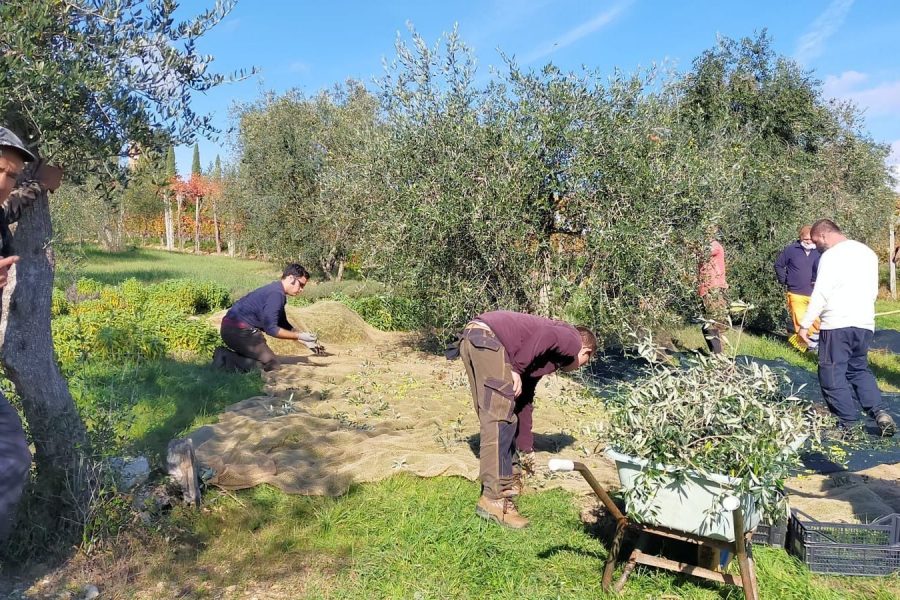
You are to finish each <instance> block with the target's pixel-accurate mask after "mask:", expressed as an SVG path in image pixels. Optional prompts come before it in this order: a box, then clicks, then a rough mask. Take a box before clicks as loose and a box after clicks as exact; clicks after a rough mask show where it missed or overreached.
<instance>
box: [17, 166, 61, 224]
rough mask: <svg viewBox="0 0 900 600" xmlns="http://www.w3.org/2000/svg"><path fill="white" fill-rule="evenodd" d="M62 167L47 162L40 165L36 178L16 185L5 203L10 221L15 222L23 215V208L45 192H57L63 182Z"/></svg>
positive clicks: (36, 171)
mask: <svg viewBox="0 0 900 600" xmlns="http://www.w3.org/2000/svg"><path fill="white" fill-rule="evenodd" d="M62 174H63V172H62V169H60V168H59V167H54V166H51V165H48V164H46V163H41V164H39V165H38V167H37V169H36V170H35V173H34V179H31V180H27V181H25V182H24V183H22V184H20V185H18V186H16V188H15V189H14V190H13V191H12V192H11V193H10V194H9V198H7V199H6V202H4V203H3V212H4V213H5V214H6V220H7V222H8V223H15V222H16V221H18V220H19V217H20V216H22V209H23V208H25V207H26V206H30V205H31V204H32V203H34V201H35V200H37V198H38V196H40V195H41V193H43V192H45V191H46V192H55V191H56V190H57V189H58V188H59V185H60V183H61V182H62Z"/></svg>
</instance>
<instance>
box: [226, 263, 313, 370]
mask: <svg viewBox="0 0 900 600" xmlns="http://www.w3.org/2000/svg"><path fill="white" fill-rule="evenodd" d="M308 281H309V271H307V270H306V269H305V268H303V266H301V265H298V264H297V263H291V264H289V265H287V266H286V267H285V268H284V272H283V273H282V274H281V280H280V281H273V282H272V283H270V284H268V285H264V286H263V287H261V288H258V289H255V290H253V291H252V292H250V293H249V294H247V295H246V296H244V297H243V298H241V299H240V300H238V301H237V302H235V303H234V305H233V306H232V307H231V308H229V309H228V312H227V313H226V314H225V318H223V319H222V328H221V330H220V331H221V333H222V341H224V342H225V345H226V346H227V347H222V346H219V347H218V348H216V350H215V352H214V353H213V364H214V365H215V366H217V367H219V368H222V369H226V370H230V371H241V372H245V373H246V372H249V371H252V370H254V369H259V368H261V369H262V370H263V371H271V370H272V369H275V368H277V367H278V357H277V356H275V353H274V352H272V349H271V348H269V345H268V344H267V343H266V338H265V336H264V335H263V332H265V333H267V334H268V335H270V336H272V337H274V338H279V339H282V340H297V341H298V342H300V343H302V344H303V345H305V346H306V347H307V348H309V349H310V350H311V351H312V352H314V353H316V354H320V353H321V352H324V351H325V348H323V347H322V346H321V345H320V344H319V341H318V338H317V337H316V336H315V334H312V333H309V332H305V331H298V330H297V329H295V328H294V326H293V325H291V324H290V323H288V320H287V315H286V314H285V312H284V305H285V304H286V303H287V297H288V296H296V295H298V294H299V293H300V292H302V291H303V288H304V287H306V283H307V282H308Z"/></svg>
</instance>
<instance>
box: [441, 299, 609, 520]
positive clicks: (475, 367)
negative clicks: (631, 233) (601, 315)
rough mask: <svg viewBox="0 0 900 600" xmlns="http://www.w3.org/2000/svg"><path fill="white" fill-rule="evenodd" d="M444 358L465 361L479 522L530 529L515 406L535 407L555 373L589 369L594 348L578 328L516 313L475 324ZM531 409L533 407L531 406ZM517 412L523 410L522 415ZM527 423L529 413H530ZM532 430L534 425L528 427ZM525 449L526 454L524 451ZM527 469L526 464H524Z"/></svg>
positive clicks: (588, 334) (496, 313) (594, 343)
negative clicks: (519, 500) (541, 384)
mask: <svg viewBox="0 0 900 600" xmlns="http://www.w3.org/2000/svg"><path fill="white" fill-rule="evenodd" d="M458 337H459V343H458V344H453V345H451V347H450V348H448V351H447V358H449V359H453V358H456V357H457V356H459V357H461V358H462V361H463V365H464V366H465V368H466V374H467V375H468V377H469V386H470V387H471V390H472V400H473V402H474V405H475V412H476V413H477V414H478V420H479V422H480V432H481V438H480V442H479V462H480V468H479V476H478V477H479V479H480V480H481V497H480V498H479V500H478V504H477V505H476V506H475V512H476V514H477V515H478V516H480V517H482V518H484V519H488V520H490V521H496V522H497V523H499V524H501V525H504V526H506V527H511V528H513V529H521V528H523V527H526V526H527V525H528V519H526V518H525V517H523V516H522V515H520V514H519V511H518V508H517V507H516V503H515V500H514V499H515V496H516V495H517V492H518V491H519V490H517V489H516V479H517V475H519V474H520V473H517V470H519V471H521V468H522V465H521V464H520V463H519V461H518V460H517V457H516V445H517V438H518V437H519V436H520V435H522V434H523V433H527V435H530V429H531V428H530V427H527V428H525V429H527V432H526V431H520V430H519V422H518V420H519V413H521V412H522V408H523V407H522V406H521V405H520V406H517V399H519V398H521V397H522V396H523V391H524V393H525V395H526V396H528V397H527V398H525V399H526V400H531V399H532V398H533V396H532V394H533V392H534V388H535V386H536V385H537V382H538V380H539V379H540V378H541V377H543V376H544V375H549V374H550V373H553V372H554V371H557V370H559V371H574V370H575V369H578V368H579V367H582V366H584V365H585V364H587V362H588V361H589V360H590V358H591V355H592V354H593V353H594V351H595V350H596V349H597V339H596V338H595V337H594V334H593V333H591V331H590V330H588V329H587V328H585V327H575V326H573V325H569V324H568V323H564V322H562V321H554V320H552V319H547V318H544V317H537V316H534V315H528V314H524V313H518V312H512V311H506V310H502V311H493V312H487V313H484V314H481V315H479V316H478V317H476V318H475V319H472V320H471V321H470V322H469V324H468V325H466V327H465V329H464V330H463V331H462V333H460V334H459V336H458ZM529 404H530V402H529ZM517 409H518V410H517ZM528 415H529V416H530V412H529V413H528ZM529 425H530V423H529ZM526 450H527V449H526ZM526 466H527V465H526Z"/></svg>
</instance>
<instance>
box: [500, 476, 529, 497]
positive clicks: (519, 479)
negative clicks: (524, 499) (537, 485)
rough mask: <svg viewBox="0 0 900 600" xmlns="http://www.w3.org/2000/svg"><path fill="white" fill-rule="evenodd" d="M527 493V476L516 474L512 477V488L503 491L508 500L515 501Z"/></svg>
mask: <svg viewBox="0 0 900 600" xmlns="http://www.w3.org/2000/svg"><path fill="white" fill-rule="evenodd" d="M524 493H525V474H524V473H515V474H513V476H512V487H511V488H510V489H508V490H504V491H503V496H504V497H506V498H511V499H515V498H518V497H519V496H521V495H522V494H524Z"/></svg>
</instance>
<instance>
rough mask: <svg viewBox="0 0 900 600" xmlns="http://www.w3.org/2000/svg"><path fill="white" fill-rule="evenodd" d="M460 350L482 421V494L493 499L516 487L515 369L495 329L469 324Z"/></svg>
mask: <svg viewBox="0 0 900 600" xmlns="http://www.w3.org/2000/svg"><path fill="white" fill-rule="evenodd" d="M459 354H460V357H461V358H462V361H463V365H465V367H466V374H467V375H468V376H469V387H470V389H471V390H472V400H473V404H474V406H475V412H476V413H477V414H478V421H479V422H480V424H481V441H480V444H479V454H478V456H479V461H480V468H479V473H478V478H479V479H480V480H481V486H482V494H484V495H485V496H487V497H488V498H491V499H494V500H496V499H498V498H502V497H503V496H504V492H511V491H512V489H513V473H514V472H515V470H516V467H517V466H518V465H517V464H515V463H517V462H518V461H517V460H516V458H517V456H516V451H515V444H516V429H517V426H518V419H517V417H516V414H515V406H516V402H515V395H514V393H513V379H512V369H511V368H510V366H509V364H508V363H507V361H506V350H505V349H504V348H503V344H501V343H500V340H498V339H497V338H496V336H494V334H493V332H491V331H489V330H486V329H480V328H476V327H472V326H469V327H467V328H466V330H465V331H464V333H463V336H462V340H461V341H460V344H459Z"/></svg>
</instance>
